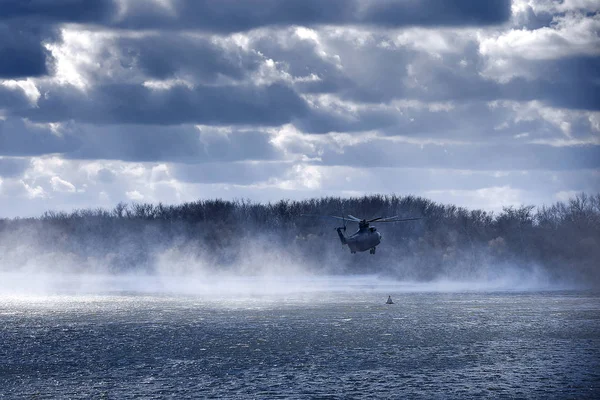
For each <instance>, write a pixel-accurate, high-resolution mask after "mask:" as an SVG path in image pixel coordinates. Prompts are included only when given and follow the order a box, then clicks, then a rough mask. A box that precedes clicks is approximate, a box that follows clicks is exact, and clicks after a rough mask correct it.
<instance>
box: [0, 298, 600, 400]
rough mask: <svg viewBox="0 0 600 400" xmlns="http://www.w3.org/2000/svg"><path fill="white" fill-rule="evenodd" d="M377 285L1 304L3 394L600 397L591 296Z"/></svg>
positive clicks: (599, 343) (598, 324)
mask: <svg viewBox="0 0 600 400" xmlns="http://www.w3.org/2000/svg"><path fill="white" fill-rule="evenodd" d="M363 289H364V288H363ZM387 289H389V290H386V291H385V292H383V291H380V290H377V289H373V290H368V289H365V290H352V291H342V290H340V291H332V292H326V291H323V292H305V293H304V294H302V293H296V294H280V295H278V296H267V297H259V296H252V295H246V296H244V297H243V298H239V297H233V296H231V297H225V298H219V299H216V298H214V297H212V296H201V295H186V296H172V295H166V294H162V295H150V294H140V293H129V294H128V293H118V294H110V295H102V294H95V295H45V296H39V297H31V296H28V297H23V296H17V295H4V296H3V297H0V324H1V325H0V326H1V330H0V398H117V399H124V398H140V397H142V398H153V397H156V398H169V397H171V398H190V397H194V398H207V397H208V398H211V397H212V398H214V397H221V398H373V397H382V398H424V399H430V398H466V397H472V398H481V397H490V398H544V399H548V398H600V295H599V294H598V293H593V292H577V291H537V292H514V291H511V292H506V291H492V292H464V291H463V292H446V293H439V292H438V293H436V292H418V291H400V292H396V293H395V292H393V291H391V288H387ZM388 292H389V293H390V294H392V297H393V298H394V300H395V302H396V304H394V305H390V306H388V305H385V304H383V303H384V302H385V300H386V299H387V295H388Z"/></svg>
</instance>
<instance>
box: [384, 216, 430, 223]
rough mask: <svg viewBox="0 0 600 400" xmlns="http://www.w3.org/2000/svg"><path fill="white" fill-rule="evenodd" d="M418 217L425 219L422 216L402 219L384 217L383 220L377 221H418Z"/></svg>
mask: <svg viewBox="0 0 600 400" xmlns="http://www.w3.org/2000/svg"><path fill="white" fill-rule="evenodd" d="M418 219H423V218H422V217H418V218H401V219H384V220H381V221H377V223H378V224H379V223H381V222H404V221H416V220H418Z"/></svg>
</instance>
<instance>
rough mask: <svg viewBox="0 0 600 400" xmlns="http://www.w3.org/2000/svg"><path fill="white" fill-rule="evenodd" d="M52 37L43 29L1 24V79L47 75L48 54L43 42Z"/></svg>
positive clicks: (15, 24) (18, 24)
mask: <svg viewBox="0 0 600 400" xmlns="http://www.w3.org/2000/svg"><path fill="white" fill-rule="evenodd" d="M27 24H30V25H31V23H30V22H27ZM45 33H46V34H45ZM50 36H52V35H50V34H49V32H47V31H46V32H45V29H43V28H41V27H35V26H30V27H27V26H25V27H24V26H23V25H22V24H20V23H14V22H13V23H2V22H0V79H18V78H25V77H28V76H41V75H45V74H46V73H47V72H48V66H47V61H46V58H47V56H48V52H47V51H46V49H44V48H43V47H42V44H41V42H42V40H43V39H45V38H48V37H50Z"/></svg>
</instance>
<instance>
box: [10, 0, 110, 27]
mask: <svg viewBox="0 0 600 400" xmlns="http://www.w3.org/2000/svg"><path fill="white" fill-rule="evenodd" d="M117 6H118V4H117V1H116V0H94V1H89V0H0V10H2V12H1V13H0V20H23V19H26V20H34V21H36V22H38V23H39V22H58V23H60V22H96V23H100V22H106V21H108V20H109V19H110V18H112V17H113V16H114V15H115V13H116V12H117V10H118V8H117Z"/></svg>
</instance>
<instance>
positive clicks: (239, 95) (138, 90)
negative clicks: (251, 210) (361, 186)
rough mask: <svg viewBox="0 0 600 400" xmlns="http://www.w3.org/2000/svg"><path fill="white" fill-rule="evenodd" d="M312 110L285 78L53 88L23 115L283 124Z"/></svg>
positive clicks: (102, 121)
mask: <svg viewBox="0 0 600 400" xmlns="http://www.w3.org/2000/svg"><path fill="white" fill-rule="evenodd" d="M306 112H307V105H306V103H305V101H304V100H302V99H301V98H300V97H299V96H298V95H297V94H296V93H295V92H294V91H293V90H292V89H290V88H289V87H287V86H285V85H282V84H272V85H268V86H254V85H244V86H242V85H236V86H209V85H206V86H197V87H195V88H191V89H190V88H188V87H185V86H174V87H172V88H170V89H152V88H148V87H144V86H141V85H134V84H114V85H104V86H98V87H95V88H93V89H92V90H90V91H89V92H88V93H83V92H81V91H79V90H77V89H75V88H72V87H66V86H56V87H54V88H53V89H48V90H47V92H46V95H45V96H43V97H41V98H40V99H39V101H38V105H37V107H36V108H31V109H29V110H26V111H24V112H22V113H21V116H24V117H27V118H30V119H32V120H34V121H38V122H57V121H65V120H73V121H78V122H86V123H98V124H157V125H178V124H185V123H194V124H215V125H230V124H260V125H281V124H284V123H287V122H290V121H291V120H292V119H293V118H295V117H300V116H302V115H304V114H305V113H306Z"/></svg>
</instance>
